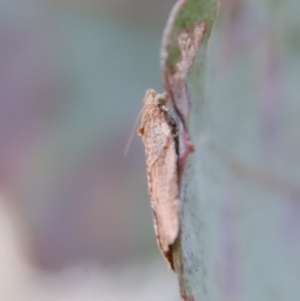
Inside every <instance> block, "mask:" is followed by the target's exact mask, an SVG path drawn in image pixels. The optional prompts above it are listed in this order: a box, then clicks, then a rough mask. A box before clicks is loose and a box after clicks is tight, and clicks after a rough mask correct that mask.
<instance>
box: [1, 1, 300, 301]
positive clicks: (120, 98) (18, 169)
mask: <svg viewBox="0 0 300 301" xmlns="http://www.w3.org/2000/svg"><path fill="white" fill-rule="evenodd" d="M174 3H175V1H174V0H147V1H144V0H124V1H117V0H52V1H51V0H48V1H46V0H0V240H1V241H0V244H1V248H0V300H1V301H2V300H3V301H12V300H16V301H19V300H33V301H34V300H39V301H44V300H45V301H48V300H54V301H56V300H64V301H65V300H66V301H67V300H72V301H73V300H75V301H76V300H78V301H80V300H88V301H89V300H91V301H92V300H165V301H167V300H170V301H171V300H172V301H173V300H174V301H175V300H179V297H178V285H177V280H176V277H175V275H174V274H172V273H171V272H170V271H168V268H167V265H166V263H165V262H164V260H163V258H162V257H161V256H160V253H159V251H158V249H157V247H156V241H155V235H154V231H153V225H152V217H151V213H150V212H151V211H150V206H149V198H148V193H147V182H146V172H145V162H144V150H143V147H142V144H141V141H140V139H139V138H138V137H136V138H134V139H133V142H132V145H131V148H130V150H129V153H128V155H127V156H126V157H124V150H125V146H126V143H127V141H128V138H129V136H130V133H131V131H132V128H133V125H134V123H135V120H136V118H137V116H138V113H139V111H140V110H141V108H142V102H141V100H142V97H143V95H144V91H145V90H146V89H147V88H150V87H151V88H154V89H156V90H157V91H162V77H161V72H160V65H159V49H160V42H161V35H162V31H163V28H164V25H165V23H166V20H167V17H168V14H169V12H170V10H171V8H172V6H173V5H174ZM299 11H300V2H298V1H292V0H288V1H279V0H278V1H274V0H263V1H262V0H255V1H251V0H223V1H221V5H220V13H219V18H218V21H217V23H216V26H215V28H214V31H213V33H212V41H211V43H210V48H209V63H208V82H209V83H208V90H207V94H208V99H218V100H220V101H219V102H216V103H218V105H220V107H219V108H218V110H217V112H219V114H220V115H219V117H220V119H219V120H218V122H219V124H216V126H221V128H223V129H224V130H225V128H224V127H223V124H226V122H228V120H225V117H226V116H224V115H223V112H224V111H223V108H222V103H229V104H230V105H232V106H236V105H238V103H239V101H241V100H242V98H243V97H246V98H247V99H248V98H249V99H251V98H253V97H257V95H258V96H259V99H260V103H259V107H260V108H261V110H260V112H261V114H263V115H262V116H263V120H264V124H263V125H262V129H263V131H264V135H265V138H264V139H270V141H271V143H273V142H274V145H275V144H276V141H278V140H276V139H278V137H279V136H280V132H279V131H278V130H277V129H276V127H277V126H278V124H280V122H282V119H281V118H282V115H281V112H282V111H281V109H282V107H283V105H284V103H285V102H289V104H291V106H290V108H298V109H299V105H297V102H298V100H299V89H298V86H299V78H300V74H299V73H300V71H299V70H300V60H299V53H300V32H299V31H300V18H299ZM244 60H247V61H250V60H252V61H253V62H255V64H256V65H253V69H246V70H245V68H243V64H241V62H243V61H244ZM249 74H250V75H249ZM237 80H238V82H237ZM229 90H230V91H231V92H230V93H229V92H228V91H229ZM256 99H257V98H256ZM227 101H228V102H227ZM249 109H250V110H251V109H253V108H252V107H251V106H249ZM236 110H237V112H238V109H236ZM289 113H290V114H293V113H295V111H294V109H293V110H291V111H290V112H287V115H285V116H289V115H288V114H289ZM295 114H296V113H295ZM243 118H245V116H243V115H242V114H240V115H239V114H237V115H236V116H235V117H234V118H233V119H231V120H230V122H235V124H238V123H239V122H240V120H242V119H243ZM216 120H217V118H216ZM293 120H294V121H295V122H294V121H293V122H294V123H293V124H290V127H291V128H292V127H293V128H299V123H297V121H296V118H295V119H293ZM278 135H279V136H278ZM272 141H273V142H272ZM288 143H292V145H290V148H289V149H290V150H291V151H292V152H291V154H290V155H291V156H293V155H294V156H295V157H297V155H295V154H297V152H298V151H299V150H300V148H299V145H298V144H297V143H294V141H288ZM293 143H294V144H293ZM269 145H270V144H269ZM278 151H281V150H278ZM297 158H299V157H297ZM268 160H270V161H269V162H270V164H273V162H274V161H272V158H268ZM295 160H296V159H295ZM295 160H294V161H293V163H295V162H296V161H295ZM297 163H299V162H297ZM296 173H297V172H296V171H295V174H296Z"/></svg>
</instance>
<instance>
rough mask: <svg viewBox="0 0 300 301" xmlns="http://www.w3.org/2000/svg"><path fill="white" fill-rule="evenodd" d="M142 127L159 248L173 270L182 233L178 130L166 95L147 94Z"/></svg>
mask: <svg viewBox="0 0 300 301" xmlns="http://www.w3.org/2000/svg"><path fill="white" fill-rule="evenodd" d="M144 103H145V104H144V108H143V113H142V121H141V126H140V128H139V130H138V134H139V135H140V136H141V137H142V141H143V143H144V146H145V153H146V166H147V175H148V189H149V194H150V200H151V207H152V210H153V216H154V228H155V232H156V237H157V241H158V245H159V247H160V249H161V251H162V253H163V254H164V255H165V257H166V258H167V260H168V261H169V263H170V265H171V267H173V262H172V254H171V246H172V244H173V243H174V241H175V239H176V238H177V236H178V231H179V217H178V211H179V179H178V129H177V125H176V122H175V120H174V119H173V117H172V116H171V114H170V113H169V110H168V108H167V107H166V106H165V105H166V103H167V96H166V94H156V92H155V91H154V90H152V89H149V90H147V91H146V95H145V98H144Z"/></svg>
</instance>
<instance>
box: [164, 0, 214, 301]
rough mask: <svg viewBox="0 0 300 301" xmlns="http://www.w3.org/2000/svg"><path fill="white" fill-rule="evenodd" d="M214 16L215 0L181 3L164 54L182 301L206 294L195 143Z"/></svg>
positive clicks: (174, 13)
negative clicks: (175, 140) (175, 133)
mask: <svg viewBox="0 0 300 301" xmlns="http://www.w3.org/2000/svg"><path fill="white" fill-rule="evenodd" d="M216 11H217V1H216V0H185V1H182V0H181V1H178V2H177V3H176V4H175V6H174V8H173V10H172V12H171V14H170V16H169V19H168V22H167V25H166V28H165V31H164V35H163V41H162V50H161V59H162V72H163V78H164V85H165V90H166V91H167V93H168V95H169V98H170V99H171V101H172V103H173V105H174V109H175V111H176V113H177V115H178V118H179V127H180V145H181V147H180V158H179V175H180V177H181V182H180V194H181V196H180V223H181V226H180V235H179V237H178V239H177V240H176V242H175V244H174V246H173V257H174V265H175V271H176V273H177V274H178V277H179V282H180V292H181V297H182V299H183V300H186V301H192V300H203V299H201V298H203V296H204V295H205V294H206V293H207V287H206V284H205V282H206V280H205V278H206V276H205V274H206V266H205V263H204V262H203V250H204V249H203V240H202V236H201V231H202V228H203V225H204V223H203V220H202V219H201V216H199V215H197V212H199V211H200V210H199V208H198V207H199V204H200V202H199V197H200V194H198V191H199V182H198V183H197V181H199V178H197V179H196V178H195V176H194V170H195V167H196V166H197V165H198V164H199V161H198V158H199V148H197V145H195V146H196V147H195V148H194V143H195V142H196V137H197V136H198V134H199V133H200V131H201V107H202V103H203V95H204V88H203V80H204V73H205V60H206V49H207V43H208V40H209V36H210V33H211V30H212V26H213V22H214V19H215V16H216ZM198 140H199V139H198ZM194 150H195V152H194ZM193 152H194V153H193Z"/></svg>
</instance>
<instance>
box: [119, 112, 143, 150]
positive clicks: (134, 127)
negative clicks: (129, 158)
mask: <svg viewBox="0 0 300 301" xmlns="http://www.w3.org/2000/svg"><path fill="white" fill-rule="evenodd" d="M144 110H145V107H143V108H142V109H141V111H140V113H139V115H138V117H137V118H136V121H135V123H134V126H133V129H132V131H131V134H130V137H129V139H128V141H127V144H126V148H125V151H124V156H126V155H127V153H128V150H129V147H130V145H131V142H132V139H133V135H134V133H135V131H136V128H137V124H138V122H139V120H140V119H141V116H142V114H143V112H144Z"/></svg>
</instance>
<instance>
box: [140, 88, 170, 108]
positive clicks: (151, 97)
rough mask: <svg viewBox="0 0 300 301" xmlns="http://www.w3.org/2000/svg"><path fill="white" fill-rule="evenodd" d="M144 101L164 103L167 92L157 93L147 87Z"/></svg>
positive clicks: (147, 103) (156, 103)
mask: <svg viewBox="0 0 300 301" xmlns="http://www.w3.org/2000/svg"><path fill="white" fill-rule="evenodd" d="M144 102H145V104H146V105H153V104H155V105H162V106H164V105H166V103H167V93H163V94H157V93H156V92H155V91H154V90H153V89H148V90H147V91H146V94H145V98H144Z"/></svg>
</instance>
